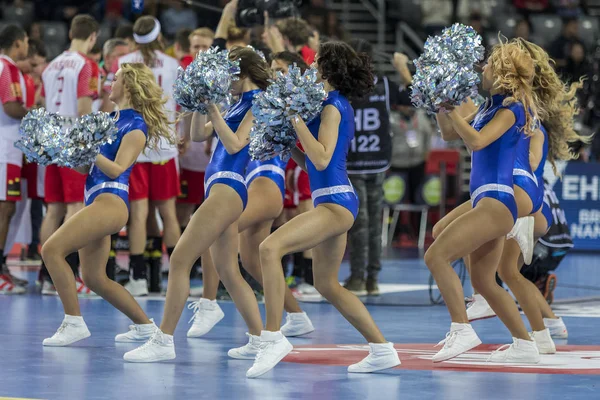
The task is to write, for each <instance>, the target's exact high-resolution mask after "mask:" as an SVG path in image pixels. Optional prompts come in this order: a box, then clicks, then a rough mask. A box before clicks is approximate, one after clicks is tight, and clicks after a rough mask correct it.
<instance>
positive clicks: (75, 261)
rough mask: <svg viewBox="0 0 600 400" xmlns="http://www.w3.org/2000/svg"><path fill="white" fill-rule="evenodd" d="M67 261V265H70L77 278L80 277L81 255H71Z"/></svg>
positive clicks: (75, 253) (76, 253) (67, 257)
mask: <svg viewBox="0 0 600 400" xmlns="http://www.w3.org/2000/svg"><path fill="white" fill-rule="evenodd" d="M65 260H66V261H67V264H69V267H71V270H72V271H73V275H75V277H79V253H78V252H74V253H71V254H69V255H68V256H66V257H65Z"/></svg>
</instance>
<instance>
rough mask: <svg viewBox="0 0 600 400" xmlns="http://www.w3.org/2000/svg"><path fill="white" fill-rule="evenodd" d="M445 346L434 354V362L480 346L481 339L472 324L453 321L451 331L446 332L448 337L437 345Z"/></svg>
mask: <svg viewBox="0 0 600 400" xmlns="http://www.w3.org/2000/svg"><path fill="white" fill-rule="evenodd" d="M442 344H443V345H444V347H443V348H442V349H441V350H440V351H439V352H438V353H437V354H436V355H434V356H433V358H432V361H433V362H442V361H446V360H449V359H451V358H454V357H456V356H459V355H461V354H463V353H466V352H467V351H469V350H471V349H473V348H475V347H477V346H479V345H480V344H481V340H480V339H479V337H478V336H477V334H476V333H475V331H474V330H473V327H472V326H471V324H459V323H456V322H453V323H452V324H451V325H450V332H448V333H447V334H446V339H444V340H442V341H441V342H439V343H438V344H437V345H436V347H437V346H441V345H442Z"/></svg>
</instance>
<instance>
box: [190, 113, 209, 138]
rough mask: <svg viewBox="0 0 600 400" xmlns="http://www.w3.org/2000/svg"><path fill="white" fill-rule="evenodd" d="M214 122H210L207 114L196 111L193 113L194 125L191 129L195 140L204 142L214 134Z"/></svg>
mask: <svg viewBox="0 0 600 400" xmlns="http://www.w3.org/2000/svg"><path fill="white" fill-rule="evenodd" d="M212 131H213V127H212V122H208V116H207V115H206V114H200V113H198V112H195V113H193V114H192V126H191V128H190V130H189V132H190V133H189V134H190V135H191V139H192V140H193V141H194V142H204V141H205V140H207V139H208V138H210V136H211V135H212Z"/></svg>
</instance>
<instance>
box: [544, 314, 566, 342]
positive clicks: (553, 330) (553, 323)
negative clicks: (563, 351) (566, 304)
mask: <svg viewBox="0 0 600 400" xmlns="http://www.w3.org/2000/svg"><path fill="white" fill-rule="evenodd" d="M544 325H545V326H546V328H548V330H549V331H550V337H553V338H554V339H567V338H568V337H569V331H567V326H566V325H565V323H564V321H563V319H562V318H556V319H553V318H544Z"/></svg>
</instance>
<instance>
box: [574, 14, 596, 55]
mask: <svg viewBox="0 0 600 400" xmlns="http://www.w3.org/2000/svg"><path fill="white" fill-rule="evenodd" d="M599 33H600V32H599V29H598V17H589V16H582V17H581V18H580V20H579V35H580V36H581V40H583V42H584V43H585V45H586V47H587V49H588V50H591V49H592V47H593V46H594V43H595V41H596V39H598V34H599Z"/></svg>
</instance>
